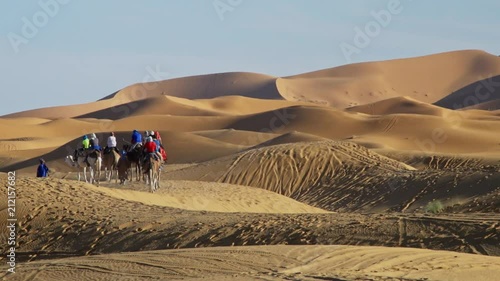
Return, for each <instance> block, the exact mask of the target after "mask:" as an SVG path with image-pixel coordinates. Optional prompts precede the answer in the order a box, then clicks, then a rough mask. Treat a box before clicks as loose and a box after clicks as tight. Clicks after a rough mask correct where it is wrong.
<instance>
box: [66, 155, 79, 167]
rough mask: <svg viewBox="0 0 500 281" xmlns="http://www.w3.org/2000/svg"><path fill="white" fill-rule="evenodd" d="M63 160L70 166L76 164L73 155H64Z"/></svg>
mask: <svg viewBox="0 0 500 281" xmlns="http://www.w3.org/2000/svg"><path fill="white" fill-rule="evenodd" d="M64 162H65V163H66V164H68V165H69V166H71V167H75V166H76V165H77V163H76V162H75V160H74V159H73V155H68V156H66V158H65V159H64Z"/></svg>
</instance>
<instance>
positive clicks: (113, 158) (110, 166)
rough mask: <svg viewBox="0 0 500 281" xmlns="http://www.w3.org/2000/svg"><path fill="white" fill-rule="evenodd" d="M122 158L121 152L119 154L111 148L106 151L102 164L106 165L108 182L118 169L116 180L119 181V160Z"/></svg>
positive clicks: (105, 171)
mask: <svg viewBox="0 0 500 281" xmlns="http://www.w3.org/2000/svg"><path fill="white" fill-rule="evenodd" d="M119 160H120V154H118V153H117V152H116V151H115V150H114V149H110V150H109V152H108V153H106V152H105V153H104V155H103V157H102V166H103V167H104V174H105V176H106V180H107V181H108V182H110V181H111V178H112V177H113V172H114V171H116V177H115V180H116V182H118V171H117V169H118V161H119Z"/></svg>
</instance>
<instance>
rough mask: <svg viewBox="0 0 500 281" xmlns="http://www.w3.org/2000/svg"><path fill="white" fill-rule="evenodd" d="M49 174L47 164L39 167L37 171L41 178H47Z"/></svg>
mask: <svg viewBox="0 0 500 281" xmlns="http://www.w3.org/2000/svg"><path fill="white" fill-rule="evenodd" d="M48 174H49V167H47V165H45V164H40V165H38V169H37V170H36V176H37V177H39V178H45V177H46V176H48Z"/></svg>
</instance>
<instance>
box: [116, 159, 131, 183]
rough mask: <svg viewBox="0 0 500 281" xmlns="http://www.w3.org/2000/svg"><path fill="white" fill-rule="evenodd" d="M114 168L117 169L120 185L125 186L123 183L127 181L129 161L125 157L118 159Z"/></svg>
mask: <svg viewBox="0 0 500 281" xmlns="http://www.w3.org/2000/svg"><path fill="white" fill-rule="evenodd" d="M116 167H117V169H118V178H119V179H120V184H125V182H126V181H127V180H128V179H129V170H130V161H128V159H127V157H120V159H119V160H118V164H117V165H116Z"/></svg>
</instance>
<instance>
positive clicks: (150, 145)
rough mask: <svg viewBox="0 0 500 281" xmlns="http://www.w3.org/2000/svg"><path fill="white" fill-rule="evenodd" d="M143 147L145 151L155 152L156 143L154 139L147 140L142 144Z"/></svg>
mask: <svg viewBox="0 0 500 281" xmlns="http://www.w3.org/2000/svg"><path fill="white" fill-rule="evenodd" d="M144 149H145V150H146V152H147V153H155V152H156V143H155V142H154V141H150V142H147V143H146V144H145V145H144Z"/></svg>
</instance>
